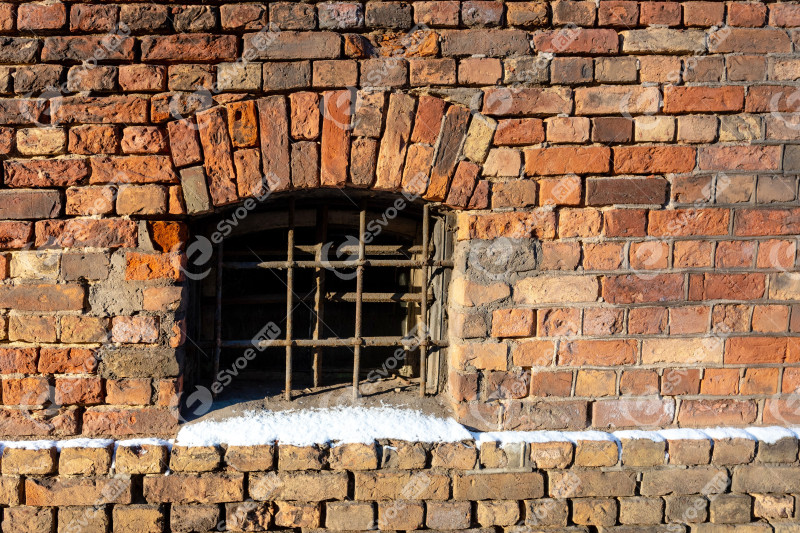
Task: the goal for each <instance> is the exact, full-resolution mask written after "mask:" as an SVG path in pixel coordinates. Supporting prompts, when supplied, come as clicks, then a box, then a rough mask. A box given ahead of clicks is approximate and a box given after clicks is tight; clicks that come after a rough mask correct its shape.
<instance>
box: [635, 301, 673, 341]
mask: <svg viewBox="0 0 800 533" xmlns="http://www.w3.org/2000/svg"><path fill="white" fill-rule="evenodd" d="M666 331H667V310H666V309H661V308H658V307H638V308H634V309H631V310H630V311H629V312H628V333H630V334H631V335H657V334H659V333H665V332H666Z"/></svg>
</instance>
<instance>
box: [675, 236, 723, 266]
mask: <svg viewBox="0 0 800 533" xmlns="http://www.w3.org/2000/svg"><path fill="white" fill-rule="evenodd" d="M713 252H714V245H713V243H711V242H710V241H678V242H676V243H675V248H674V250H673V252H672V265H673V266H674V267H675V268H697V267H710V266H711V265H712V263H711V255H712V253H713Z"/></svg>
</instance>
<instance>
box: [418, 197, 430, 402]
mask: <svg viewBox="0 0 800 533" xmlns="http://www.w3.org/2000/svg"><path fill="white" fill-rule="evenodd" d="M429 247H430V208H429V207H428V204H425V205H424V206H423V208H422V302H421V305H420V312H419V317H418V319H417V330H418V331H417V335H418V336H419V337H421V338H422V342H421V343H420V346H419V395H420V396H421V397H425V388H426V387H425V385H426V382H427V380H428V345H427V342H426V341H427V340H428V261H429V260H430V258H429V257H428V253H429Z"/></svg>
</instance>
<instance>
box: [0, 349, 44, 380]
mask: <svg viewBox="0 0 800 533" xmlns="http://www.w3.org/2000/svg"><path fill="white" fill-rule="evenodd" d="M38 352H39V349H38V348H0V374H34V373H36V360H37V358H38Z"/></svg>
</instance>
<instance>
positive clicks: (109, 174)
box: [89, 155, 178, 184]
mask: <svg viewBox="0 0 800 533" xmlns="http://www.w3.org/2000/svg"><path fill="white" fill-rule="evenodd" d="M90 161H91V166H92V176H91V178H90V180H89V182H90V183H114V184H120V183H177V182H178V177H177V175H176V174H175V171H174V169H173V168H172V162H171V161H170V158H169V157H168V156H165V155H130V156H124V157H106V156H98V157H92V158H91V159H90Z"/></svg>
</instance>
